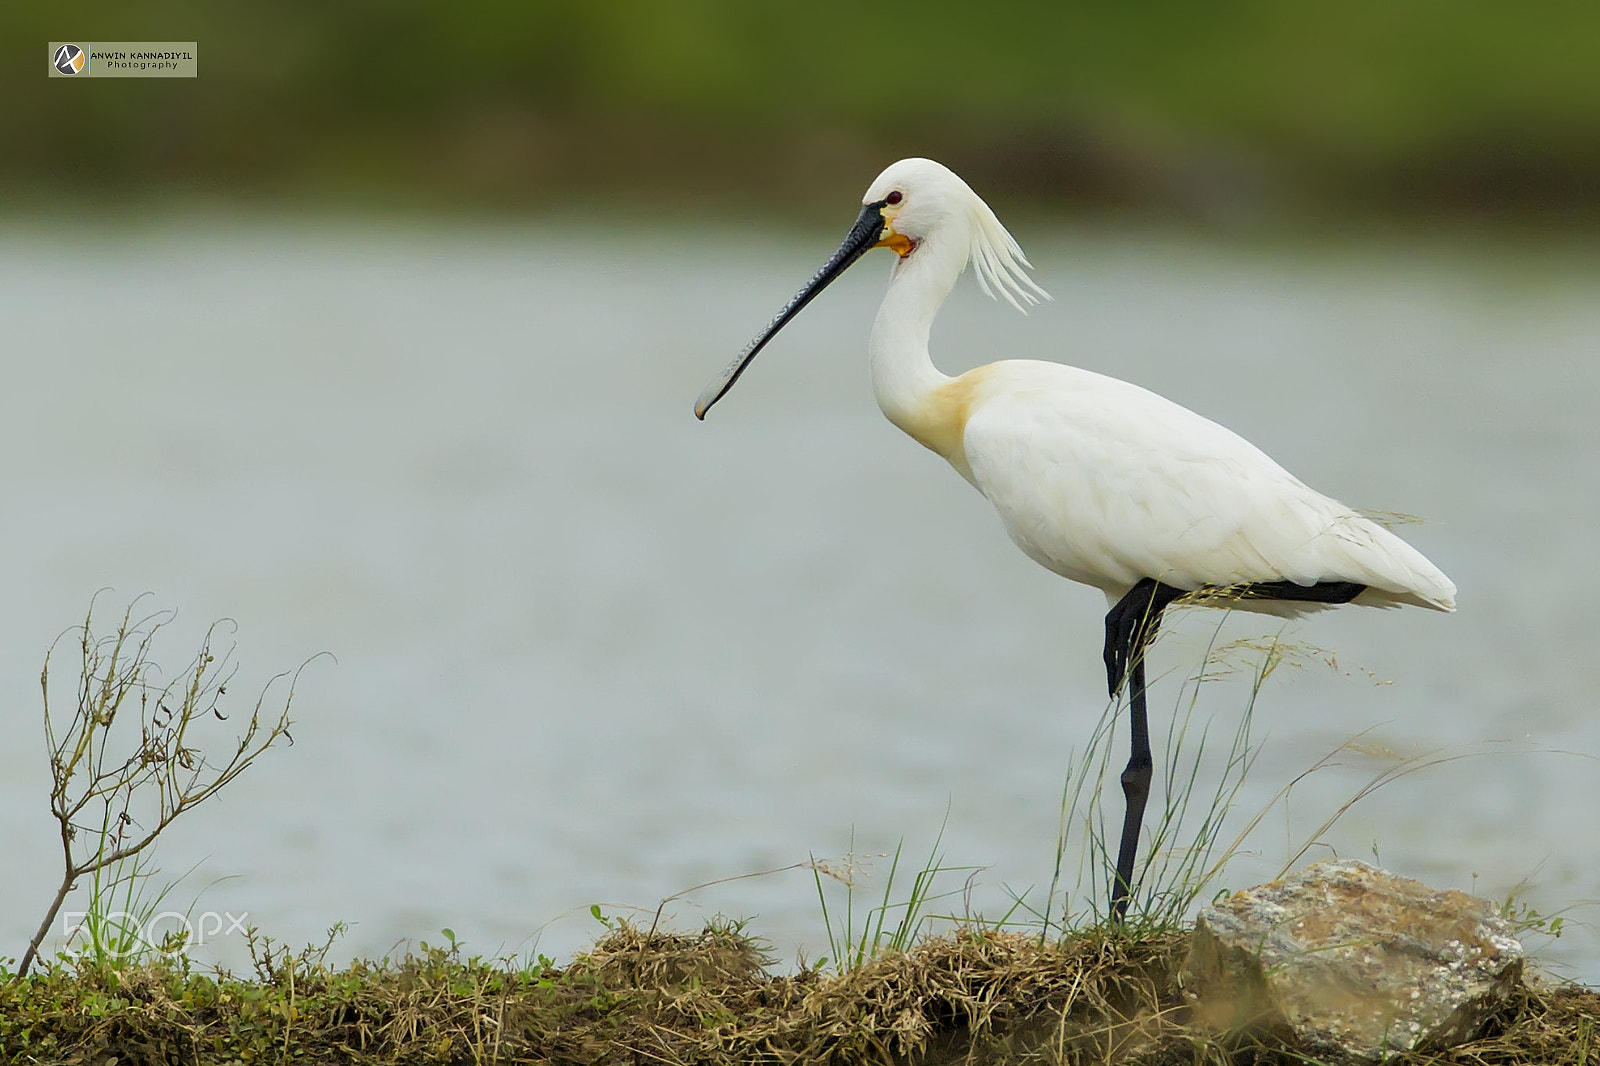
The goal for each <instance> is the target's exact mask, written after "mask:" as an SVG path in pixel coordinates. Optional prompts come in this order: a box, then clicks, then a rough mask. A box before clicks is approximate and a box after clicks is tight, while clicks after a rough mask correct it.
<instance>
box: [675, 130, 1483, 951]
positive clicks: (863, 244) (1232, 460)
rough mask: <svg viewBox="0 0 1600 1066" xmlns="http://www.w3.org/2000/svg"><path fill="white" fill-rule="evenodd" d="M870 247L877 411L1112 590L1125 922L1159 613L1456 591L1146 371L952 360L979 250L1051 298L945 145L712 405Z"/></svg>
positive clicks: (701, 404) (907, 164)
mask: <svg viewBox="0 0 1600 1066" xmlns="http://www.w3.org/2000/svg"><path fill="white" fill-rule="evenodd" d="M873 248H888V249H890V250H892V251H893V252H894V253H895V256H896V260H895V263H894V268H893V272H892V273H891V275H890V279H889V291H888V292H887V294H885V296H884V298H883V305H882V306H881V307H880V308H879V309H878V316H877V319H876V320H875V321H874V322H873V325H872V333H871V335H870V336H869V337H868V340H867V357H868V362H869V366H870V369H871V376H872V390H873V392H874V394H875V395H876V397H877V400H878V406H879V407H880V408H881V409H882V411H883V413H884V414H885V415H886V416H888V419H889V421H890V422H893V423H894V424H895V425H896V426H898V427H899V428H900V429H902V430H904V431H905V432H906V433H907V434H909V435H910V436H911V437H912V439H914V440H915V441H917V442H918V443H919V444H921V445H923V446H924V447H926V448H928V449H929V450H931V451H933V452H936V453H937V454H939V455H940V456H942V457H943V458H944V459H945V461H947V462H948V463H949V464H950V465H951V466H952V467H954V468H955V470H956V472H957V473H959V474H960V475H961V476H962V477H964V478H966V480H967V481H968V482H970V483H971V484H972V486H973V487H974V488H976V489H977V490H978V491H979V492H981V493H983V495H984V496H985V497H987V498H988V500H989V502H990V503H992V504H993V505H994V508H995V510H996V511H997V512H999V515H1000V520H1001V522H1002V523H1003V524H1004V526H1005V529H1006V532H1007V533H1008V534H1010V536H1011V539H1012V541H1014V542H1015V543H1016V545H1017V547H1019V548H1021V549H1022V550H1023V551H1024V552H1025V553H1026V554H1027V555H1028V557H1029V558H1030V559H1032V560H1034V561H1035V562H1037V563H1039V564H1040V565H1041V566H1043V567H1045V568H1046V569H1048V570H1051V571H1054V572H1055V573H1057V574H1060V575H1061V576H1062V577H1065V578H1069V579H1071V580H1073V581H1078V582H1081V583H1083V584H1085V585H1092V586H1093V587H1095V588H1098V589H1100V590H1101V591H1103V592H1104V593H1105V595H1106V602H1107V604H1108V605H1109V606H1110V610H1109V611H1108V612H1107V614H1106V619H1105V622H1106V633H1105V646H1104V650H1103V655H1104V659H1105V667H1106V683H1107V687H1108V689H1109V690H1110V694H1111V698H1113V699H1115V698H1116V697H1117V695H1118V693H1119V691H1121V689H1122V687H1123V684H1124V682H1125V681H1126V682H1127V685H1128V702H1129V719H1130V728H1131V733H1132V744H1131V748H1132V752H1131V755H1130V757H1129V760H1128V765H1127V768H1126V769H1124V770H1123V772H1122V776H1121V782H1122V790H1123V795H1124V798H1125V802H1126V811H1125V814H1124V820H1123V825H1122V837H1121V841H1120V845H1119V848H1118V853H1117V868H1116V873H1115V880H1114V882H1113V884H1112V886H1111V909H1112V915H1113V917H1114V918H1115V919H1116V920H1117V921H1119V922H1120V921H1122V920H1123V919H1124V917H1125V916H1126V913H1127V908H1128V902H1129V898H1130V896H1131V893H1132V889H1133V869H1134V858H1135V856H1136V854H1137V851H1138V845H1139V833H1140V828H1141V825H1142V823H1143V819H1144V809H1145V802H1146V800H1147V799H1148V797H1149V794H1150V778H1151V770H1152V759H1151V754H1150V728H1149V720H1148V717H1147V714H1146V709H1145V673H1144V651H1145V648H1146V646H1147V645H1148V644H1149V643H1150V641H1151V640H1152V639H1153V638H1154V637H1155V634H1156V630H1157V628H1158V627H1159V626H1160V624H1161V615H1162V612H1163V611H1164V610H1166V608H1167V607H1169V606H1171V605H1172V604H1174V603H1180V602H1182V601H1184V600H1186V599H1188V600H1190V601H1192V602H1200V603H1203V604H1205V605H1209V606H1225V607H1230V608H1233V609H1240V610H1246V611H1257V612H1262V613H1269V614H1275V615H1282V616H1294V615H1298V614H1301V613H1304V612H1308V611H1314V610H1319V609H1323V608H1327V607H1331V606H1333V605H1335V604H1344V603H1355V604H1361V605H1367V606H1376V607H1397V606H1400V605H1404V604H1409V605H1414V606H1418V607H1428V608H1432V609H1433V610H1436V611H1452V610H1454V609H1455V593H1456V588H1455V585H1454V584H1452V583H1451V581H1450V579H1449V578H1447V577H1445V575H1444V574H1443V573H1441V572H1440V571H1439V569H1438V568H1437V567H1436V566H1434V565H1433V564H1432V563H1430V562H1429V561H1428V560H1427V559H1425V558H1424V557H1423V556H1422V554H1421V553H1420V552H1418V551H1417V550H1416V549H1415V548H1413V547H1412V546H1411V545H1409V544H1407V543H1406V542H1405V541H1403V540H1401V539H1400V538H1399V537H1397V536H1395V535H1394V534H1393V533H1391V532H1389V531H1388V530H1387V529H1385V528H1383V527H1382V526H1379V525H1377V524H1375V523H1373V522H1371V521H1369V520H1368V519H1366V518H1363V517H1362V516H1361V515H1359V514H1357V513H1356V512H1355V511H1353V510H1351V509H1350V508H1349V507H1346V506H1345V505H1344V504H1342V503H1339V502H1337V501H1335V500H1333V499H1330V498H1329V497H1327V496H1324V495H1322V494H1321V493H1319V492H1316V491H1314V490H1313V489H1311V488H1308V487H1307V486H1306V485H1304V484H1303V483H1301V482H1300V481H1299V480H1297V479H1296V478H1295V477H1293V476H1292V475H1290V474H1289V472H1288V471H1286V470H1284V469H1283V467H1281V466H1279V465H1278V464H1277V463H1275V462H1274V461H1273V460H1272V459H1270V458H1268V456H1267V455H1266V454H1265V453H1264V452H1262V451H1261V450H1260V449H1258V448H1256V447H1255V446H1254V445H1252V444H1251V443H1249V442H1248V441H1246V440H1245V439H1244V438H1242V437H1240V436H1238V435H1237V434H1235V433H1233V432H1232V431H1230V430H1228V429H1225V428H1223V427H1222V426H1220V425H1218V424H1217V423H1215V422H1212V421H1210V420H1209V419H1206V418H1203V417H1201V416H1200V415H1197V414H1195V413H1194V412H1193V411H1190V410H1188V409H1187V408H1185V407H1181V406H1179V405H1178V404H1176V403H1173V402H1172V401H1170V400H1167V399H1165V398H1163V397H1161V396H1158V395H1156V394H1155V393H1152V392H1149V391H1147V390H1145V389H1142V388H1140V387H1138V386H1137V385H1131V384H1129V383H1127V382H1125V381H1119V380H1117V379H1115V378H1110V377H1106V376H1103V375H1101V374H1096V373H1092V372H1091V371H1088V370H1080V369H1078V368H1077V367H1072V366H1066V365H1063V364H1061V363H1053V362H1042V361H1039V360H1031V359H1007V360H1002V361H1000V362H996V363H989V364H987V365H985V366H980V367H977V368H976V369H974V370H969V371H967V372H966V373H965V374H962V375H960V376H959V377H949V376H947V375H945V374H943V373H940V372H939V370H938V369H937V368H936V367H935V366H934V365H933V360H932V358H931V357H930V356H929V354H928V334H929V331H930V330H931V328H932V326H933V319H934V316H935V315H936V314H937V313H938V310H939V307H940V305H941V304H942V303H943V302H944V299H945V297H946V296H948V295H949V294H950V290H951V289H952V288H953V287H954V285H955V283H956V279H957V278H959V277H960V276H961V273H962V271H964V270H965V269H966V267H967V264H968V263H969V262H971V263H972V264H973V267H974V272H975V273H976V275H977V278H978V284H979V285H980V286H981V287H982V288H983V291H984V292H985V293H987V294H988V295H989V296H990V297H1000V298H1004V299H1005V300H1006V301H1007V302H1008V303H1010V304H1011V305H1012V306H1013V307H1015V308H1017V310H1019V311H1023V312H1024V313H1026V310H1027V308H1026V307H1025V306H1024V305H1031V304H1036V303H1037V302H1038V301H1039V300H1040V299H1041V298H1044V299H1048V298H1049V295H1048V294H1047V293H1046V292H1045V291H1044V290H1043V289H1041V288H1040V287H1039V286H1038V285H1036V284H1035V283H1034V282H1033V280H1032V279H1031V278H1029V276H1028V275H1027V274H1026V273H1025V271H1024V268H1028V269H1031V264H1029V262H1028V260H1027V258H1026V257H1025V256H1024V255H1023V254H1022V249H1021V247H1020V246H1018V244H1017V242H1016V241H1015V240H1014V239H1013V238H1012V236H1011V234H1009V233H1007V232H1006V230H1005V227H1004V226H1002V225H1001V224H1000V220H999V219H998V218H996V217H995V214H994V212H993V211H992V210H990V208H989V205H988V204H986V203H984V202H983V200H981V199H980V198H979V197H978V195H977V194H976V193H975V192H973V191H972V189H971V188H970V187H968V185H967V183H966V182H964V181H962V180H961V178H959V177H957V176H956V174H955V173H954V172H952V171H951V170H949V169H948V168H947V167H945V166H943V165H941V164H939V163H936V162H934V161H933V160H931V159H902V160H900V161H899V162H898V163H895V164H893V165H891V166H890V167H889V168H888V169H887V170H885V171H884V172H883V173H882V174H879V175H878V177H877V179H876V180H875V181H873V183H872V185H871V186H870V187H869V188H868V189H867V193H866V195H865V196H864V197H862V207H861V214H860V216H859V217H858V218H857V219H856V222H855V225H854V226H852V227H851V229H850V232H849V234H848V235H847V236H846V237H845V239H844V243H843V244H841V245H839V249H838V251H836V252H834V253H833V256H832V258H830V259H829V260H828V261H827V262H826V263H825V264H824V265H823V267H822V269H821V270H819V271H818V272H817V274H816V275H815V276H814V277H813V278H812V279H811V281H810V282H809V283H808V284H807V285H806V286H805V288H803V289H801V290H800V292H799V293H798V294H797V295H796V296H795V297H794V299H793V300H791V301H789V304H788V305H787V306H786V307H784V309H783V310H782V311H781V312H779V314H778V316H777V317H776V318H775V319H773V321H772V323H771V324H770V325H768V326H767V328H766V329H764V330H762V331H761V333H760V334H759V335H758V336H757V337H756V338H755V340H753V341H752V342H751V343H750V345H749V347H747V348H745V350H744V351H743V352H741V353H740V354H739V356H738V357H737V358H735V359H734V360H733V362H731V363H730V364H728V367H727V369H726V370H725V371H724V372H723V373H722V375H721V376H720V377H719V378H717V379H716V380H715V381H713V382H712V383H711V384H710V385H708V386H707V387H706V389H705V391H704V392H702V393H701V394H700V398H699V401H698V402H697V403H696V404H695V409H694V412H695V415H696V417H698V418H701V419H704V418H705V416H706V412H707V411H709V410H710V409H711V406H712V405H713V404H715V403H716V402H717V401H718V400H720V399H721V398H722V396H723V395H724V394H725V393H726V392H727V391H728V390H729V389H730V388H731V387H732V386H733V383H734V382H735V381H737V380H738V379H739V376H740V375H741V374H743V373H744V371H745V369H746V368H747V367H748V366H749V365H750V361H751V360H752V359H754V358H755V357H756V354H757V353H758V352H760V351H761V349H762V348H763V347H765V346H766V344H767V342H768V341H770V340H771V339H772V338H773V337H774V336H775V335H776V334H777V332H778V331H779V330H780V329H782V328H783V327H784V325H785V324H787V323H788V322H789V320H790V319H792V318H794V316H795V315H797V314H798V313H799V312H800V310H801V309H802V308H804V307H805V306H806V304H808V303H810V302H811V300H812V299H813V298H815V297H816V295H817V294H818V293H820V292H821V291H822V290H823V289H824V288H826V287H827V286H828V284H829V283H831V282H832V281H833V280H834V279H835V278H837V277H838V276H839V275H840V274H842V273H843V272H844V271H845V269H846V268H848V267H849V266H850V265H851V264H852V263H854V262H855V261H856V260H857V259H859V258H861V256H863V255H865V254H866V253H867V252H868V251H869V250H871V249H873Z"/></svg>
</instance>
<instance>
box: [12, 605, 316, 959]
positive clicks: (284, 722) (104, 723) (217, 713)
mask: <svg viewBox="0 0 1600 1066" xmlns="http://www.w3.org/2000/svg"><path fill="white" fill-rule="evenodd" d="M142 599H143V597H140V599H136V600H134V601H133V603H132V604H130V605H129V606H128V608H127V610H125V611H124V612H123V616H122V620H121V622H120V623H119V624H118V626H117V629H116V632H115V633H114V634H112V635H110V636H104V637H101V636H96V635H95V634H94V631H93V619H94V603H93V602H91V603H90V605H89V613H88V615H87V616H85V618H84V621H83V625H82V626H76V627H74V628H72V629H69V630H67V631H66V632H65V633H63V634H62V635H61V636H60V637H58V638H57V639H56V642H55V643H54V644H52V645H51V647H50V651H49V652H48V653H47V654H46V656H45V663H44V669H43V670H42V671H41V673H40V675H39V683H40V686H41V688H42V689H43V692H44V728H45V740H46V744H47V746H48V752H49V759H50V775H51V786H50V812H51V813H52V814H53V815H55V819H56V822H57V824H58V826H59V828H60V836H61V853H62V866H63V869H62V877H61V883H60V885H59V886H58V888H57V890H56V895H55V899H54V900H53V901H52V902H51V904H50V907H49V909H48V910H47V911H46V913H45V916H44V920H43V921H42V922H40V923H39V929H38V931H37V932H35V933H34V935H33V939H32V940H31V941H30V942H29V943H28V950H27V951H26V952H25V953H24V954H23V956H22V961H21V962H20V963H19V964H18V966H17V972H16V979H17V980H20V979H21V978H22V977H23V976H24V975H25V974H26V973H27V972H28V968H29V966H31V965H32V963H33V961H34V959H35V958H36V957H37V956H38V951H39V945H40V944H41V943H42V942H43V940H44V938H45V935H46V934H47V933H48V932H49V929H50V924H51V922H53V921H54V920H55V917H56V914H57V913H58V912H59V911H60V909H61V905H62V903H63V902H64V901H65V900H66V898H67V894H68V893H69V892H71V891H72V889H73V888H74V887H75V886H76V885H77V883H78V881H79V879H80V878H82V877H85V876H88V875H91V874H94V873H96V872H97V871H100V870H103V869H106V868H107V867H110V866H113V865H115V864H117V863H120V862H122V861H123V860H125V859H129V858H132V857H133V856H135V855H138V854H139V853H140V852H141V851H143V850H144V849H145V848H147V847H149V846H150V844H151V843H153V842H154V841H155V839H156V838H157V837H158V836H160V835H161V833H162V832H163V831H164V830H165V829H166V828H167V826H169V825H171V824H172V823H173V821H174V820H176V819H177V817H178V816H179V815H180V814H183V813H184V812H185V811H187V810H190V809H191V808H193V807H196V806H198V805H199V804H201V803H204V802H205V801H206V800H208V799H210V798H211V797H212V796H214V795H216V794H217V792H218V791H220V790H221V789H222V788H223V786H225V785H227V784H228V782H230V781H232V780H233V779H234V778H236V777H238V776H239V775H240V774H241V773H243V772H244V770H245V767H247V766H249V765H250V764H251V763H252V762H254V761H255V760H256V758H257V757H258V756H259V755H260V754H261V753H262V752H264V751H266V750H267V749H268V748H269V747H271V746H272V745H273V744H275V743H277V742H278V741H279V740H287V741H289V742H290V743H291V744H292V743H293V742H294V738H293V737H292V736H290V734H289V725H290V721H289V705H290V703H291V702H292V701H293V699H294V688H295V682H296V681H297V680H298V678H299V671H298V670H297V671H295V672H294V673H293V674H292V675H288V674H279V675H277V676H276V677H274V678H272V679H271V680H270V681H268V682H267V684H266V686H265V687H264V688H263V689H262V691H261V694H260V696H258V697H257V699H256V702H255V706H254V707H253V708H252V710H251V713H250V718H249V719H248V721H247V722H245V724H244V727H243V729H242V730H241V731H240V733H239V734H238V735H237V736H236V737H235V738H234V741H233V747H232V749H231V751H226V755H225V756H224V757H222V758H220V759H217V760H215V761H213V760H212V759H211V758H208V756H207V755H206V753H205V752H204V751H202V750H201V748H200V746H199V741H198V740H197V739H196V737H195V736H194V735H193V734H194V733H197V732H200V731H201V730H199V729H197V728H196V727H197V726H199V725H201V724H203V723H204V721H205V719H206V718H207V717H208V716H209V717H213V718H215V719H217V720H218V721H226V720H227V715H225V714H223V712H222V709H221V700H222V697H223V696H224V695H225V694H226V693H227V691H228V683H229V682H230V681H231V680H232V679H233V676H234V673H235V671H236V669H237V668H236V667H235V666H234V664H233V662H232V648H231V647H230V648H228V649H227V650H225V651H222V652H220V654H219V653H218V652H217V651H216V650H215V649H214V645H215V642H216V640H217V638H218V636H219V634H220V633H222V632H223V629H224V627H225V626H231V624H232V623H231V622H227V621H222V622H216V623H213V624H212V626H211V627H210V628H209V629H207V630H206V634H205V637H204V639H203V640H202V641H201V645H200V650H199V652H198V653H197V654H196V655H195V657H194V659H193V660H191V661H190V663H189V665H188V667H187V668H186V669H185V670H184V671H183V672H182V673H181V674H179V675H178V676H177V677H176V678H175V679H173V680H172V681H169V682H166V683H165V684H163V683H161V681H160V668H159V667H158V666H157V665H156V664H155V662H154V661H153V660H152V659H151V647H152V645H153V643H154V641H155V638H156V635H157V634H158V633H160V632H161V630H162V629H163V628H165V627H166V626H167V625H168V624H169V623H171V621H172V619H173V615H172V613H171V612H152V613H149V614H145V615H142V616H136V614H135V611H136V610H138V609H139V604H140V602H141V600H142ZM69 636H70V637H75V638H76V640H77V644H78V649H79V656H80V662H79V677H78V682H77V686H76V689H77V691H76V697H77V699H76V706H75V707H74V708H73V709H72V710H71V711H70V712H69V713H67V714H66V715H65V716H64V717H65V719H66V721H65V724H64V726H63V727H62V728H60V729H59V731H58V728H57V720H58V717H61V716H59V715H58V714H56V713H54V712H53V710H52V706H51V696H52V688H51V682H50V666H51V661H52V659H53V658H54V657H55V655H56V653H57V651H58V650H59V649H60V647H61V645H62V643H63V641H65V640H67V638H68V637H69ZM301 669H304V666H302V667H301ZM285 677H288V691H287V692H286V693H284V694H283V697H282V706H281V707H279V706H278V705H277V703H276V702H274V704H273V709H272V710H270V711H268V710H267V698H268V696H269V695H270V694H271V692H272V689H273V687H274V685H276V684H277V682H279V681H280V680H282V679H284V678H285ZM135 729H136V730H137V735H135V733H134V730H135ZM225 750H226V749H225Z"/></svg>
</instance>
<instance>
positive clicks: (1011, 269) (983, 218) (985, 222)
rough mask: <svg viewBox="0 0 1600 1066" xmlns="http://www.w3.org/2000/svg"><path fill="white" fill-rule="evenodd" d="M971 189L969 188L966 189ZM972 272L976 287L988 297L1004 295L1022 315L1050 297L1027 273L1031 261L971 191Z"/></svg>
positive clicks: (1031, 266) (992, 213) (1014, 239)
mask: <svg viewBox="0 0 1600 1066" xmlns="http://www.w3.org/2000/svg"><path fill="white" fill-rule="evenodd" d="M967 191H968V192H972V190H971V189H968V190H967ZM971 221H972V250H971V252H970V253H969V254H970V256H971V259H972V272H973V273H974V274H976V275H977V276H978V287H979V288H981V289H983V291H984V292H985V293H986V294H988V296H989V297H990V298H991V299H994V298H996V297H1004V298H1005V301H1006V302H1007V303H1008V304H1010V305H1011V306H1012V307H1015V308H1016V309H1017V310H1018V311H1021V312H1022V313H1023V314H1027V313H1028V308H1027V307H1024V306H1023V304H1027V305H1029V306H1031V305H1033V304H1036V303H1038V302H1039V301H1040V300H1048V299H1050V294H1049V293H1047V292H1045V291H1044V290H1043V289H1041V288H1040V287H1039V286H1038V285H1036V284H1035V283H1034V280H1033V279H1032V278H1030V277H1029V276H1028V273H1027V272H1028V270H1031V269H1032V268H1033V264H1032V263H1030V262H1028V257H1027V256H1025V255H1023V254H1022V246H1021V245H1019V244H1018V243H1017V241H1016V238H1014V237H1012V236H1011V234H1009V233H1007V232H1006V228H1005V227H1004V226H1002V225H1001V224H1000V220H999V219H998V218H996V217H995V213H994V212H993V211H992V210H990V209H989V205H988V204H986V203H984V202H983V200H982V199H981V198H980V197H979V196H978V194H977V193H972V218H971Z"/></svg>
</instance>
